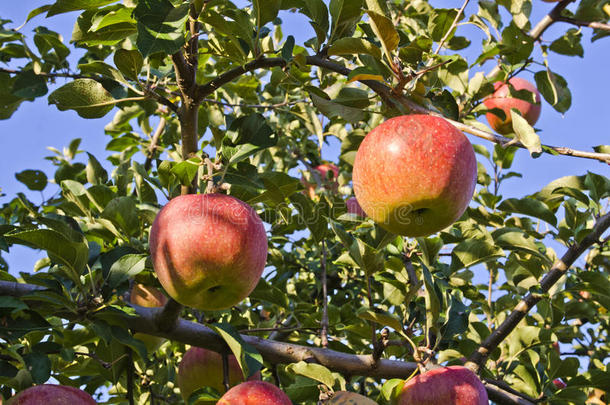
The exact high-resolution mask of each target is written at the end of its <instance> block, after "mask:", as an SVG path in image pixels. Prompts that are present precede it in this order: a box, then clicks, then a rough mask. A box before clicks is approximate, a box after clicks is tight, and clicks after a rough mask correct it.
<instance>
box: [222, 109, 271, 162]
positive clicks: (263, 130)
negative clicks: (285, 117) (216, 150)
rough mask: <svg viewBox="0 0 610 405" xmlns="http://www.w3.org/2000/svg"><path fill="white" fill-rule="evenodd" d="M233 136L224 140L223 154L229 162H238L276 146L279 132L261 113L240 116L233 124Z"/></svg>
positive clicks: (230, 129)
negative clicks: (276, 131) (277, 132)
mask: <svg viewBox="0 0 610 405" xmlns="http://www.w3.org/2000/svg"><path fill="white" fill-rule="evenodd" d="M229 131H230V132H232V133H233V136H232V138H233V139H230V138H229V137H225V139H224V140H223V146H222V154H223V156H224V157H226V158H229V164H233V163H237V162H240V161H242V160H243V159H245V158H247V157H248V156H250V155H253V154H254V153H256V152H259V151H261V150H263V149H266V148H270V147H272V146H275V145H276V143H277V134H276V133H275V131H274V130H273V129H272V128H271V127H270V126H269V125H268V124H267V120H266V119H265V117H264V116H262V115H261V114H250V115H248V116H244V117H239V118H238V119H236V120H235V121H233V123H232V124H231V127H230V128H229Z"/></svg>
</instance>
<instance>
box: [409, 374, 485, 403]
mask: <svg viewBox="0 0 610 405" xmlns="http://www.w3.org/2000/svg"><path fill="white" fill-rule="evenodd" d="M397 405H489V400H488V398H487V391H485V386H484V385H483V383H482V382H481V380H479V378H478V377H477V375H476V374H475V373H473V372H472V371H470V370H469V369H467V368H466V367H462V366H449V367H439V368H435V369H433V370H430V371H428V372H426V373H424V374H420V375H418V376H416V377H414V378H412V379H410V380H409V381H407V382H406V383H405V385H404V386H403V387H402V391H401V392H400V394H399V395H398V402H397Z"/></svg>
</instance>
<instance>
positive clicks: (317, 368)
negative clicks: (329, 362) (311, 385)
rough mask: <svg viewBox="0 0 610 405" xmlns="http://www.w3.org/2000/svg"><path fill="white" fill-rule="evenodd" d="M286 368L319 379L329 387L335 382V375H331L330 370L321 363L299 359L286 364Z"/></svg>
mask: <svg viewBox="0 0 610 405" xmlns="http://www.w3.org/2000/svg"><path fill="white" fill-rule="evenodd" d="M286 370H287V371H291V372H293V373H294V374H298V375H302V376H304V377H307V378H311V379H312V380H316V381H319V382H321V383H322V384H324V385H326V386H327V387H329V388H332V387H333V385H334V384H335V377H333V374H332V372H331V371H330V370H329V369H327V368H326V367H324V366H323V365H321V364H316V363H306V362H304V361H299V362H298V363H292V364H290V365H288V367H286Z"/></svg>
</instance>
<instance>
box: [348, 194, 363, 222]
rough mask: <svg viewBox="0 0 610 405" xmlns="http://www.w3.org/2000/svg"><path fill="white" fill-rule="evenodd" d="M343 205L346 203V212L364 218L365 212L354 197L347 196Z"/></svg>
mask: <svg viewBox="0 0 610 405" xmlns="http://www.w3.org/2000/svg"><path fill="white" fill-rule="evenodd" d="M345 205H347V212H348V214H356V215H358V216H359V217H362V218H366V212H364V210H363V209H362V207H361V206H360V204H359V203H358V199H357V198H356V197H350V198H348V199H347V201H346V202H345Z"/></svg>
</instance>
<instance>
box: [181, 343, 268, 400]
mask: <svg viewBox="0 0 610 405" xmlns="http://www.w3.org/2000/svg"><path fill="white" fill-rule="evenodd" d="M228 360H229V385H230V386H234V385H237V384H239V383H241V382H243V381H244V375H243V373H242V371H241V367H239V363H238V362H237V359H236V358H235V356H234V355H232V354H231V355H229V356H228ZM260 378H261V374H260V373H256V374H254V375H253V376H252V377H250V378H249V379H248V380H252V381H253V380H260ZM222 380H223V369H222V356H221V355H220V354H219V353H216V352H213V351H211V350H208V349H203V348H201V347H195V346H193V347H191V348H190V349H188V350H187V351H186V353H184V356H183V357H182V361H181V362H180V365H179V366H178V387H180V393H181V394H182V398H184V402H187V400H188V398H189V397H190V396H191V394H192V393H193V392H195V391H197V390H198V389H200V388H203V387H212V388H214V389H215V390H216V391H218V392H219V393H224V392H225V388H224V385H223V381H222Z"/></svg>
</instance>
